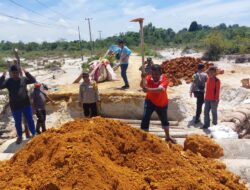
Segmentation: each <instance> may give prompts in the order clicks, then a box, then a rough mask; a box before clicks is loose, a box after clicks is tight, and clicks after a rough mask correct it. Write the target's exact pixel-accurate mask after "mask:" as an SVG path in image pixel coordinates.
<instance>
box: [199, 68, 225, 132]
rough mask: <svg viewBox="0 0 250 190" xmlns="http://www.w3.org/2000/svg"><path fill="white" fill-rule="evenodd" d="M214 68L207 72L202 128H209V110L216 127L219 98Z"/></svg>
mask: <svg viewBox="0 0 250 190" xmlns="http://www.w3.org/2000/svg"><path fill="white" fill-rule="evenodd" d="M216 70H217V69H216V67H210V68H209V70H208V80H207V86H206V94H205V113H204V114H205V118H204V126H203V128H205V129H207V128H208V127H209V126H210V116H209V113H210V110H211V111H212V117H213V125H217V120H218V116H217V108H218V104H219V97H220V84H221V82H220V80H219V79H218V78H217V77H216Z"/></svg>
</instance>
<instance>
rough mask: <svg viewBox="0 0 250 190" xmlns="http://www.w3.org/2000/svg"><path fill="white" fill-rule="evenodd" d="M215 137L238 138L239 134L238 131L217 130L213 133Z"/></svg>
mask: <svg viewBox="0 0 250 190" xmlns="http://www.w3.org/2000/svg"><path fill="white" fill-rule="evenodd" d="M211 136H212V138H214V139H238V138H239V137H238V134H237V133H236V132H230V133H226V132H224V131H216V132H212V133H211Z"/></svg>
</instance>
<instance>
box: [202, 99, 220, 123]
mask: <svg viewBox="0 0 250 190" xmlns="http://www.w3.org/2000/svg"><path fill="white" fill-rule="evenodd" d="M218 104H219V101H218V100H217V101H216V100H214V101H211V100H206V101H205V113H204V126H205V127H206V128H208V127H210V111H211V112H212V119H213V121H212V123H213V125H217V122H218V114H217V109H218Z"/></svg>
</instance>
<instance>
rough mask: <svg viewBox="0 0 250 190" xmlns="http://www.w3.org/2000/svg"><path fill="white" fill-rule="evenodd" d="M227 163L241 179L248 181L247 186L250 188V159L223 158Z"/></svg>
mask: <svg viewBox="0 0 250 190" xmlns="http://www.w3.org/2000/svg"><path fill="white" fill-rule="evenodd" d="M222 162H224V163H225V164H226V165H227V168H228V169H229V170H230V171H231V172H233V173H235V174H237V175H239V176H240V177H241V179H242V180H243V181H244V182H245V183H247V187H248V188H249V189H250V160H249V159H223V160H222Z"/></svg>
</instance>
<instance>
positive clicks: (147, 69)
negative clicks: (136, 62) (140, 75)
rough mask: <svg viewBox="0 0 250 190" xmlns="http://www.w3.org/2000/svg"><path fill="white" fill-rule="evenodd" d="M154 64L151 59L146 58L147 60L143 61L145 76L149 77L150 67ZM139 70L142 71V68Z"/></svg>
mask: <svg viewBox="0 0 250 190" xmlns="http://www.w3.org/2000/svg"><path fill="white" fill-rule="evenodd" d="M153 64H154V62H153V60H152V58H151V57H148V58H147V60H146V61H145V64H144V65H145V66H144V67H145V73H146V75H150V74H151V67H152V65H153ZM139 70H140V71H141V70H142V66H141V67H140V68H139Z"/></svg>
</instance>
